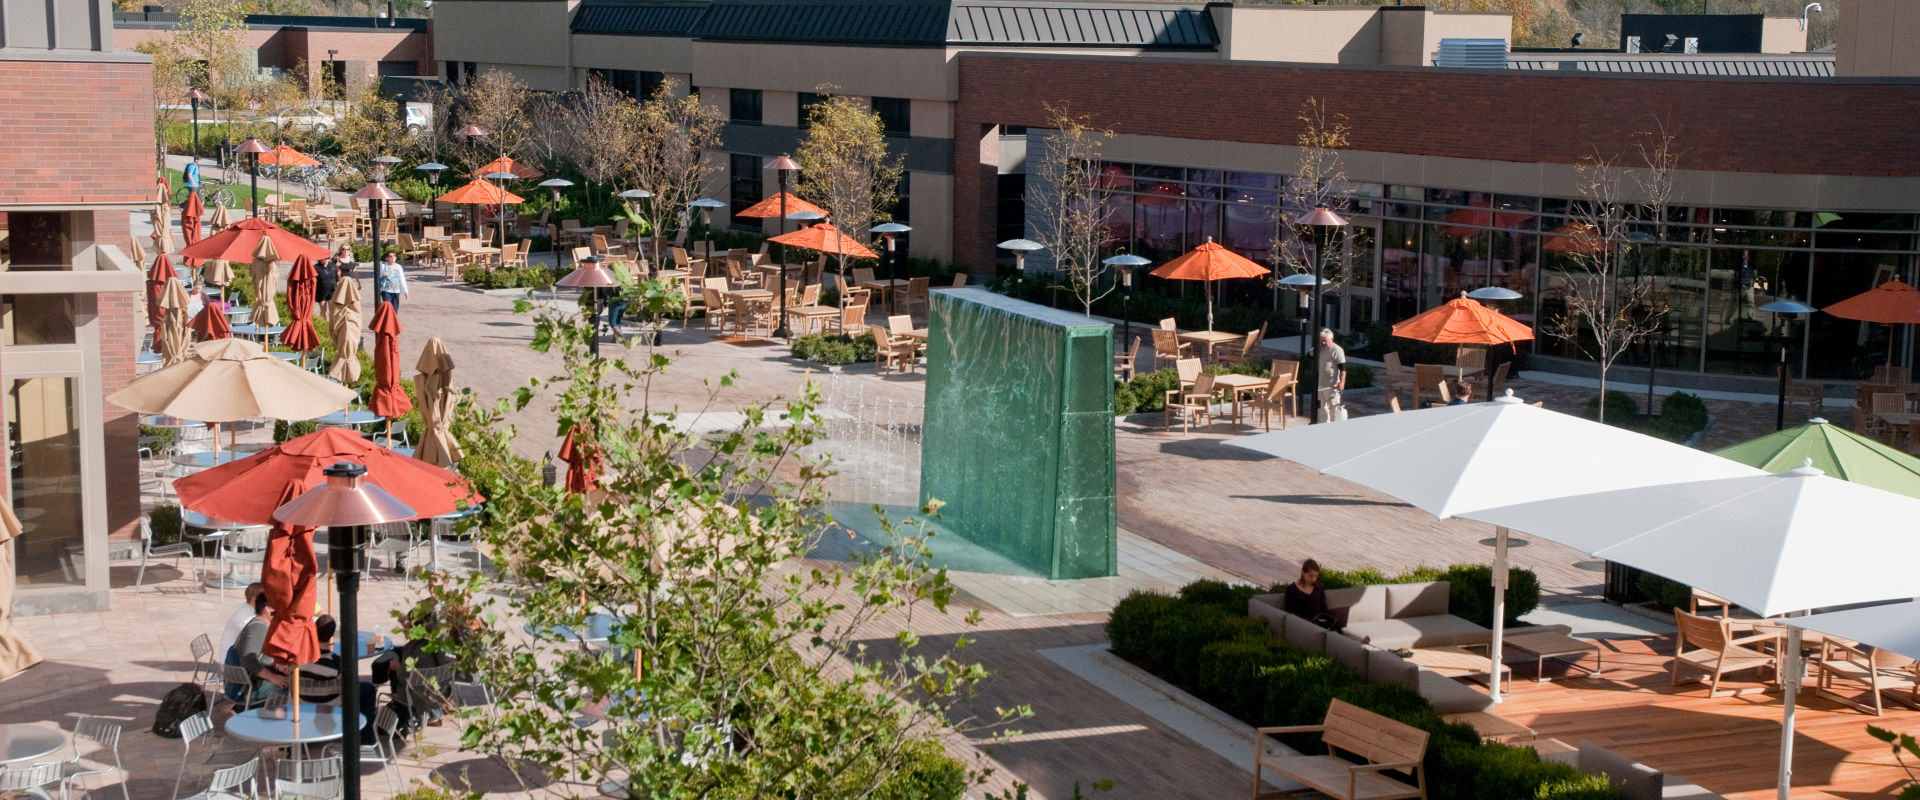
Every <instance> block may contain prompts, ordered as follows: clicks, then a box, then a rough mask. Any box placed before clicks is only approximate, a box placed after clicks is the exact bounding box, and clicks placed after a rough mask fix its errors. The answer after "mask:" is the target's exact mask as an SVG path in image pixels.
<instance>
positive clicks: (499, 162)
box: [471, 156, 541, 180]
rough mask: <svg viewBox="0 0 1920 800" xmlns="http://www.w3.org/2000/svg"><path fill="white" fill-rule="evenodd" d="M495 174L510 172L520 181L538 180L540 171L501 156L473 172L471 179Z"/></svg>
mask: <svg viewBox="0 0 1920 800" xmlns="http://www.w3.org/2000/svg"><path fill="white" fill-rule="evenodd" d="M496 172H511V173H513V174H515V175H517V176H519V177H520V178H521V179H522V180H526V179H530V178H538V177H540V174H541V173H540V170H537V169H534V168H533V167H531V166H528V165H526V164H522V163H520V162H518V161H515V160H513V159H511V158H508V157H506V156H501V157H499V158H496V159H494V160H492V161H490V162H488V163H487V165H486V166H484V167H481V168H479V169H476V170H474V171H473V173H472V175H471V177H474V178H484V177H486V176H488V175H492V174H493V173H496Z"/></svg>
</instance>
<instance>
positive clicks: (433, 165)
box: [413, 161, 447, 217]
mask: <svg viewBox="0 0 1920 800" xmlns="http://www.w3.org/2000/svg"><path fill="white" fill-rule="evenodd" d="M446 169H447V165H445V164H442V163H440V162H438V161H429V162H427V163H425V164H421V165H420V166H417V167H414V168H413V171H414V172H424V173H427V185H428V186H431V187H433V188H432V189H431V190H430V191H431V192H432V193H433V199H432V200H429V201H427V202H428V210H429V211H431V212H432V213H433V215H434V216H436V217H437V216H439V215H440V173H442V172H445V171H446Z"/></svg>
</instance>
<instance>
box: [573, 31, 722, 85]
mask: <svg viewBox="0 0 1920 800" xmlns="http://www.w3.org/2000/svg"><path fill="white" fill-rule="evenodd" d="M573 66H574V67H575V68H576V69H631V70H640V71H644V72H666V73H677V74H680V75H687V74H689V73H692V72H693V40H692V39H685V38H678V37H671V36H588V35H578V36H574V37H573ZM681 83H682V84H683V85H684V84H685V83H686V81H685V80H684V79H683V80H682V81H681Z"/></svg>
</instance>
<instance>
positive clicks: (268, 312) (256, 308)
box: [250, 236, 280, 328]
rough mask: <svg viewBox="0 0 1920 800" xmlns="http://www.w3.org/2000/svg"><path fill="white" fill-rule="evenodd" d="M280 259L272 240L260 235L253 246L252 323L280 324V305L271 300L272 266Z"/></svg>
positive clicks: (261, 324) (268, 326) (263, 326)
mask: <svg viewBox="0 0 1920 800" xmlns="http://www.w3.org/2000/svg"><path fill="white" fill-rule="evenodd" d="M279 261H280V251H279V249H278V248H275V247H274V246H273V240H272V239H269V238H267V237H265V236H262V237H260V244H259V246H257V247H255V248H253V266H252V267H251V268H250V271H251V272H252V274H253V316H252V317H251V320H252V322H253V324H254V325H256V326H258V327H261V328H271V327H273V326H275V325H278V324H280V307H279V304H277V303H275V302H273V267H274V265H275V264H277V263H279Z"/></svg>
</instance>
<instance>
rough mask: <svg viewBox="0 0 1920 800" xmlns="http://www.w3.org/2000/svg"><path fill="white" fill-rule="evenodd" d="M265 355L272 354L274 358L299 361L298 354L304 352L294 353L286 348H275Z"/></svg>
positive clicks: (300, 354)
mask: <svg viewBox="0 0 1920 800" xmlns="http://www.w3.org/2000/svg"><path fill="white" fill-rule="evenodd" d="M267 355H270V356H273V357H274V358H277V359H280V360H281V361H299V360H300V356H302V355H305V354H304V353H295V352H291V351H287V350H275V351H273V352H271V353H268V354H267Z"/></svg>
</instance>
